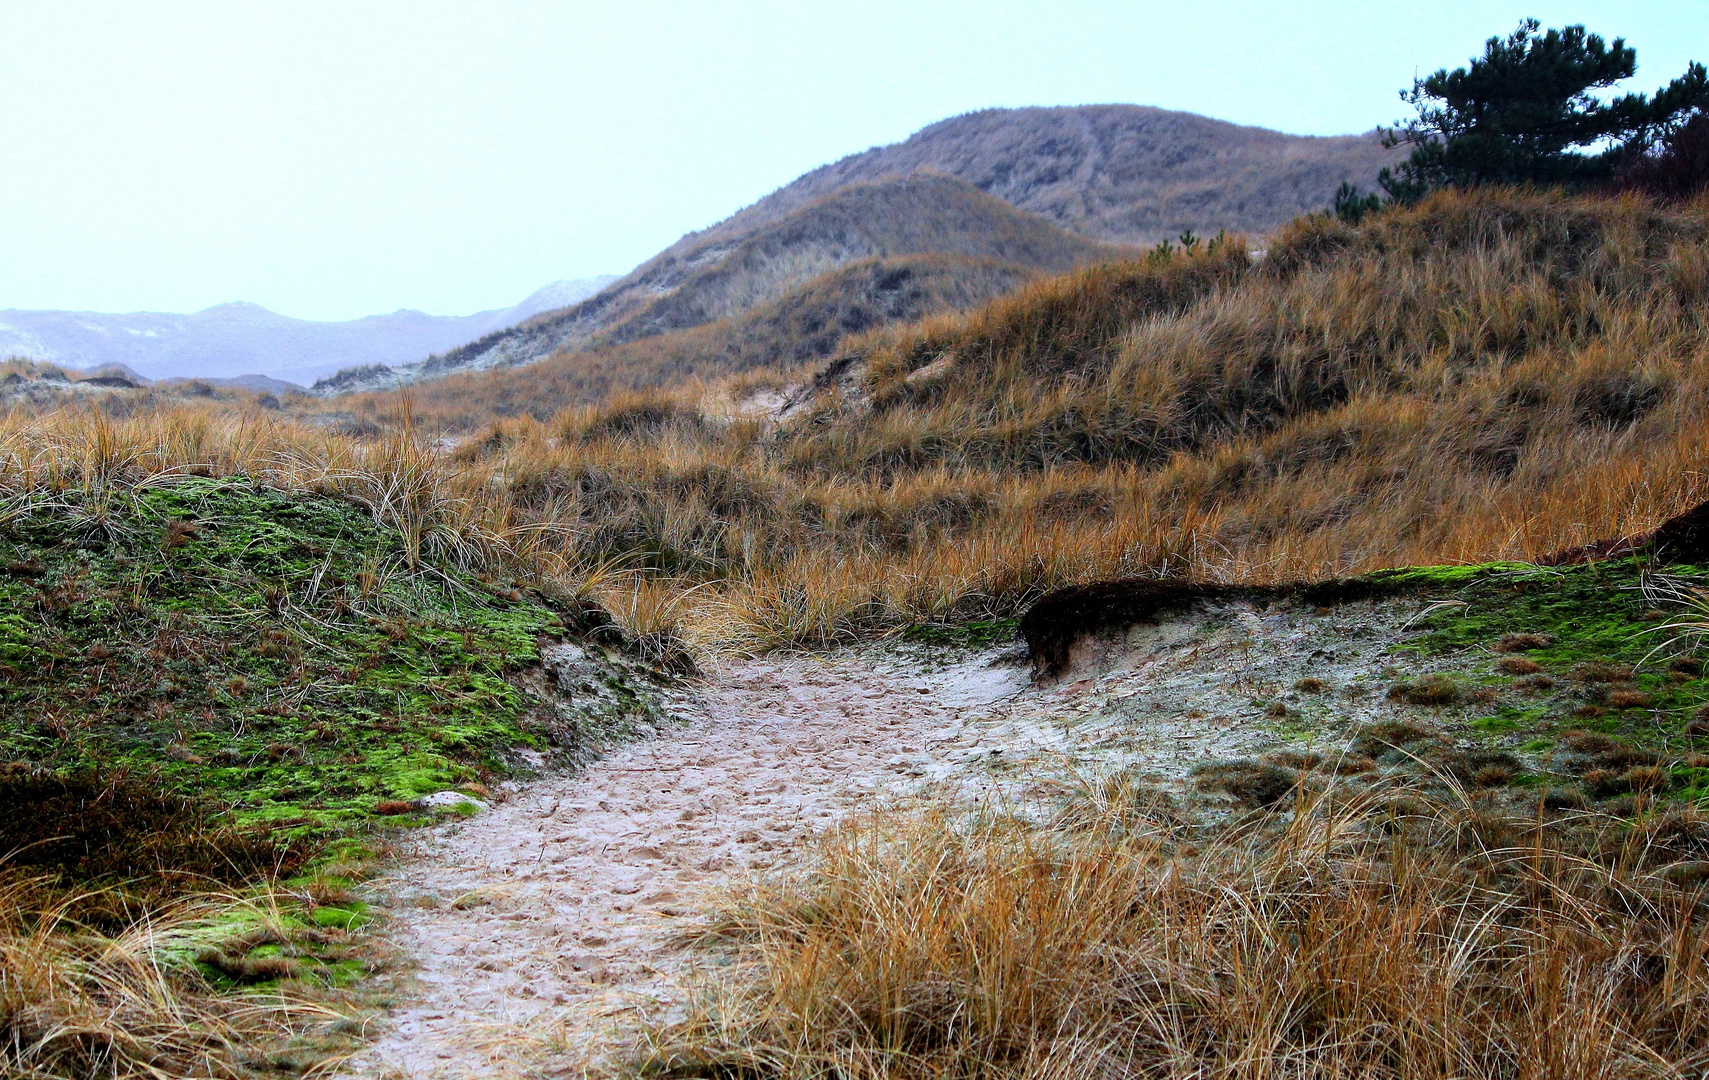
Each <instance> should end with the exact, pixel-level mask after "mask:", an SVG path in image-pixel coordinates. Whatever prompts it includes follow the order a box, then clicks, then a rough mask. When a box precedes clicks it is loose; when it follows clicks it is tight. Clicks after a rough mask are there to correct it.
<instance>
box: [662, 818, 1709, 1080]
mask: <svg viewBox="0 0 1709 1080" xmlns="http://www.w3.org/2000/svg"><path fill="white" fill-rule="evenodd" d="M1130 794H1131V793H1130ZM1108 802H1109V800H1108V799H1105V800H1103V802H1102V803H1100V804H1099V805H1098V806H1096V807H1089V808H1087V810H1086V811H1085V812H1083V813H1080V814H1068V815H1063V816H1062V817H1060V818H1059V819H1058V822H1057V824H1055V825H1053V826H1043V825H1029V824H1024V823H1020V822H1017V821H1014V820H999V821H996V822H992V821H991V820H989V819H985V820H984V821H983V822H980V823H972V822H968V821H964V820H961V819H958V818H952V817H949V816H947V814H946V812H945V811H941V810H939V811H932V812H926V813H922V814H911V815H903V816H878V817H875V818H873V819H870V820H867V821H864V822H860V823H856V824H853V825H850V826H848V827H846V828H844V829H842V830H841V831H839V832H837V833H835V834H833V835H832V836H831V837H830V838H829V839H828V840H827V841H826V843H825V846H824V849H823V851H822V853H821V857H820V861H819V862H818V864H817V865H816V866H815V867H814V868H813V869H812V870H811V872H809V873H806V874H804V875H800V876H797V877H796V878H795V879H793V880H790V881H787V882H783V883H774V884H770V885H762V886H758V887H756V888H754V889H753V890H752V891H751V892H749V893H747V894H745V895H743V896H741V897H740V898H739V900H738V901H737V902H736V903H735V905H734V906H733V907H732V908H731V910H730V911H729V912H728V913H727V915H726V916H725V917H724V919H723V920H722V921H721V922H720V924H719V925H718V926H717V928H716V930H715V932H714V933H713V936H712V937H711V938H710V939H708V940H709V942H710V943H711V944H713V945H714V946H715V947H717V948H720V949H722V950H723V954H724V959H725V960H726V961H728V963H727V964H726V965H724V966H721V967H718V968H716V970H721V971H723V972H724V973H725V974H724V975H722V976H721V977H719V979H718V981H717V982H716V983H715V984H713V985H712V986H711V987H710V988H709V989H708V993H707V996H706V997H705V998H704V999H703V1001H702V1003H701V1005H700V1007H699V1008H698V1010H697V1011H696V1013H695V1015H694V1016H692V1017H691V1018H690V1019H689V1020H688V1021H686V1022H684V1023H681V1024H678V1025H676V1026H674V1027H672V1028H670V1029H667V1030H663V1031H661V1033H660V1034H659V1036H658V1041H657V1043H656V1046H655V1053H654V1057H653V1061H652V1064H653V1067H655V1068H658V1069H660V1070H662V1071H664V1072H666V1073H669V1074H673V1075H731V1074H734V1073H740V1074H745V1075H758V1076H777V1077H809V1076H812V1077H820V1076H828V1075H838V1076H843V1077H851V1078H859V1077H886V1078H897V1077H903V1078H905V1077H928V1076H945V1075H954V1076H965V1077H998V1076H1001V1077H1075V1076H1087V1077H1090V1076H1099V1077H1128V1076H1132V1077H1180V1078H1186V1077H1237V1076H1238V1077H1294V1076H1369V1077H1392V1078H1396V1080H1403V1078H1414V1077H1442V1076H1486V1077H1514V1078H1536V1080H1542V1078H1545V1077H1548V1078H1559V1080H1576V1078H1590V1077H1598V1078H1601V1077H1661V1076H1681V1075H1691V1074H1693V1073H1694V1071H1695V1070H1697V1069H1699V1068H1701V1064H1702V1062H1703V1061H1704V1060H1705V1059H1706V1055H1709V1020H1706V1019H1705V1018H1706V1017H1709V1011H1706V1006H1709V968H1706V967H1705V963H1704V962H1705V960H1706V959H1709V923H1706V921H1705V918H1706V916H1709V904H1706V900H1709V893H1706V892H1705V888H1704V883H1703V879H1702V875H1701V873H1700V869H1701V865H1702V864H1701V863H1699V862H1695V861H1693V860H1694V859H1695V858H1696V857H1697V848H1696V845H1698V844H1700V843H1701V842H1702V841H1703V839H1704V838H1705V837H1709V822H1706V821H1704V820H1703V819H1702V817H1701V816H1700V815H1698V814H1696V813H1693V812H1681V813H1677V814H1670V815H1664V816H1658V817H1655V818H1652V819H1650V820H1647V821H1644V822H1642V823H1640V824H1636V825H1634V824H1633V823H1631V822H1629V821H1620V820H1615V819H1608V820H1603V819H1597V818H1591V817H1584V816H1579V817H1561V816H1559V815H1555V814H1547V813H1544V812H1543V811H1542V810H1541V809H1538V810H1536V811H1534V812H1531V811H1523V810H1511V809H1504V808H1502V807H1499V806H1497V805H1495V804H1494V803H1489V802H1482V803H1480V802H1474V801H1467V800H1459V801H1452V802H1439V801H1431V800H1429V799H1427V798H1424V797H1423V796H1421V795H1420V794H1418V793H1416V792H1413V793H1402V792H1395V791H1392V790H1391V791H1387V792H1378V791H1366V792H1362V793H1360V794H1352V793H1348V792H1342V791H1333V790H1332V791H1320V792H1317V793H1314V794H1301V795H1299V796H1298V798H1297V800H1296V801H1294V802H1292V804H1291V805H1289V804H1284V806H1283V808H1282V809H1280V810H1278V811H1276V812H1273V813H1271V814H1269V815H1267V816H1265V817H1262V818H1259V819H1255V820H1247V821H1244V822H1239V823H1236V824H1233V825H1225V826H1222V827H1220V828H1209V829H1208V831H1207V827H1206V826H1204V825H1202V824H1199V825H1188V824H1183V823H1181V822H1180V821H1179V820H1178V819H1177V818H1175V817H1174V816H1173V814H1172V812H1159V813H1152V812H1150V811H1153V810H1157V809H1158V804H1155V803H1147V804H1145V805H1139V806H1137V810H1138V812H1129V809H1128V808H1127V807H1121V808H1115V810H1114V811H1113V810H1112V807H1111V806H1108V805H1104V803H1108ZM1136 805H1137V804H1136ZM1112 813H1115V816H1116V817H1119V818H1121V822H1120V827H1118V828H1111V827H1108V826H1110V824H1111V822H1112V821H1113V820H1114V819H1113V818H1112V817H1111V814H1112Z"/></svg>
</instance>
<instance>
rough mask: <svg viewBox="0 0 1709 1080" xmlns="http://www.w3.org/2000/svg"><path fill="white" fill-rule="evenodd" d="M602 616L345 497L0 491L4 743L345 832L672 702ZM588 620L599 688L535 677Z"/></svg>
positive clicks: (22, 753)
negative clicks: (428, 544)
mask: <svg viewBox="0 0 1709 1080" xmlns="http://www.w3.org/2000/svg"><path fill="white" fill-rule="evenodd" d="M91 491H92V492H95V494H89V493H88V492H91ZM604 623H605V620H604V619H603V617H602V615H601V613H600V612H598V611H597V609H592V608H589V607H587V606H584V605H579V604H576V603H573V602H553V601H551V600H548V599H546V598H543V597H541V596H539V595H537V594H532V593H531V594H526V595H525V594H524V593H523V592H521V591H519V590H517V589H515V588H512V587H510V585H509V584H507V583H505V582H501V581H498V580H496V579H492V578H488V577H483V576H477V575H476V574H473V573H469V572H465V571H462V570H459V569H456V568H452V567H446V566H432V565H423V564H419V563H412V560H411V559H410V558H409V557H408V553H407V550H406V547H405V545H404V543H403V541H402V538H401V537H400V535H399V534H398V533H396V532H395V531H392V530H390V529H386V528H382V527H380V526H379V525H377V524H376V523H375V521H374V519H373V517H372V516H371V515H370V514H369V513H367V512H366V511H365V510H363V509H362V508H360V507H357V506H354V505H351V504H349V503H345V502H343V501H340V500H337V499H333V498H328V497H323V496H318V495H312V494H306V493H300V492H286V491H280V490H276V489H273V488H269V487H264V486H259V485H256V484H253V483H250V482H249V481H247V480H244V479H241V478H240V479H213V478H205V477H193V476H191V477H177V478H168V479H167V480H165V481H162V480H156V481H153V482H151V483H148V484H145V485H140V486H135V487H121V486H118V485H112V486H108V487H105V488H101V487H90V488H86V489H72V490H70V491H66V492H58V493H53V492H40V493H37V492H24V493H20V494H16V495H14V496H12V497H11V498H10V499H8V500H6V501H5V502H0V762H4V761H10V762H11V763H12V764H10V765H9V766H5V767H6V768H10V769H11V770H12V771H13V772H14V773H16V772H19V771H25V770H28V771H39V770H41V769H48V770H52V771H55V772H58V773H62V774H66V773H72V772H76V771H79V770H84V769H88V768H91V767H94V768H100V769H112V768H123V769H126V770H129V771H131V772H133V773H134V772H138V771H141V772H147V773H149V774H151V775H155V776H158V778H159V780H160V782H161V783H162V785H163V786H165V787H167V788H170V789H172V790H177V791H182V792H184V793H188V794H198V795H209V796H213V797H215V798H217V799H219V800H220V801H222V802H224V803H225V804H227V805H229V807H230V808H231V811H232V817H233V819H234V820H235V821H236V822H237V823H240V824H262V823H265V824H268V825H271V826H274V827H281V828H286V829H291V830H304V831H321V830H325V829H329V828H331V829H343V828H347V827H350V826H353V825H360V824H361V823H362V822H365V821H368V820H372V818H373V815H374V813H375V811H376V808H381V809H397V804H398V803H401V802H408V801H410V800H413V799H416V798H418V797H419V796H421V795H424V794H426V793H429V792H433V791H438V790H442V789H446V788H451V787H456V786H460V785H468V784H471V783H474V784H478V783H480V782H483V781H488V780H491V779H492V778H494V777H495V776H502V775H505V774H508V773H510V772H512V771H515V770H516V769H518V768H523V767H527V766H528V765H529V764H530V763H532V764H533V765H539V764H542V763H544V762H545V761H547V760H549V759H550V757H551V756H552V755H553V754H554V753H555V752H558V753H563V752H571V751H574V752H581V751H585V749H586V748H587V747H588V746H589V745H590V743H597V741H598V740H599V739H600V738H602V737H604V736H605V735H608V734H610V733H611V731H612V729H613V728H614V727H619V726H622V725H626V724H629V725H632V724H635V723H638V722H645V721H647V720H649V719H651V718H654V717H655V715H656V713H657V702H656V699H655V696H654V694H653V692H652V689H651V688H650V687H649V684H648V680H647V674H646V673H645V672H643V671H642V670H641V668H640V667H639V666H638V665H635V664H632V663H630V662H628V661H627V660H625V659H624V658H623V657H622V656H621V655H620V654H618V653H617V652H616V651H615V650H612V649H608V648H603V647H601V646H599V645H597V644H593V643H592V642H591V641H590V638H592V639H599V638H600V637H601V635H602V634H603V635H606V636H607V637H606V640H607V641H608V643H609V642H614V641H615V640H617V639H616V637H615V633H614V631H612V630H611V629H610V628H609V627H607V626H605V625H604ZM570 637H574V638H578V639H580V640H581V641H582V642H583V644H584V645H585V646H586V647H587V649H588V650H589V653H590V655H591V656H592V657H593V660H592V661H591V662H594V663H596V664H598V665H599V667H600V670H601V671H602V672H603V682H604V683H605V686H604V687H602V692H601V693H600V694H598V695H587V696H581V697H579V698H578V699H577V700H573V701H572V700H569V698H568V695H564V694H557V693H555V692H554V690H553V684H552V681H551V680H549V679H541V678H538V677H527V675H528V673H529V672H530V671H531V669H536V668H537V667H538V665H539V664H540V661H541V649H542V645H543V643H546V642H550V641H552V640H554V639H558V638H570ZM530 751H532V753H531V752H530ZM386 804H392V805H391V806H387V805H386Z"/></svg>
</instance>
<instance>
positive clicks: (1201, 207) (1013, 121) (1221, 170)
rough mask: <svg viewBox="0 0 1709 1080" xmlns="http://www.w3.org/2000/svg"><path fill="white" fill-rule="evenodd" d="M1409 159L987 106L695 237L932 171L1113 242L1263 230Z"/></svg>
mask: <svg viewBox="0 0 1709 1080" xmlns="http://www.w3.org/2000/svg"><path fill="white" fill-rule="evenodd" d="M1395 156H1396V155H1395V152H1394V151H1391V150H1385V149H1384V148H1383V146H1382V143H1381V140H1380V139H1379V137H1378V136H1377V134H1376V133H1375V132H1370V133H1367V134H1363V135H1342V136H1334V137H1327V138H1325V137H1318V136H1309V135H1288V134H1284V133H1282V132H1279V131H1271V130H1269V129H1267V128H1260V127H1247V126H1243V125H1240V124H1231V123H1229V122H1227V121H1225V120H1213V119H1212V118H1210V117H1208V116H1200V115H1198V114H1196V113H1190V112H1177V111H1173V110H1169V109H1157V108H1152V107H1149V106H1145V105H1083V106H1075V107H1064V108H1027V109H984V110H981V111H979V112H972V113H967V114H965V115H962V116H957V117H953V118H951V119H949V120H944V121H941V122H939V123H936V124H933V125H931V126H930V127H926V128H922V129H921V130H920V131H918V132H916V133H915V134H914V135H912V136H910V137H909V138H908V139H907V140H906V141H905V142H900V143H894V144H892V145H890V146H878V147H874V148H872V149H871V150H867V151H865V152H864V153H860V154H851V155H849V156H848V157H846V158H843V159H842V160H841V161H837V162H835V163H833V164H830V165H826V166H824V167H822V168H819V169H815V170H813V171H812V172H810V173H808V174H806V175H805V176H803V177H801V178H800V179H798V180H796V181H794V182H793V183H790V184H788V185H786V186H784V187H782V188H779V189H778V190H777V191H774V192H772V193H771V194H770V195H767V196H766V197H765V198H763V199H761V200H760V201H759V202H757V203H755V204H754V205H752V206H750V207H748V208H747V209H745V210H743V211H741V212H740V213H738V214H735V215H734V216H732V217H730V218H729V219H728V220H726V221H724V222H721V223H720V224H718V225H716V226H714V227H713V228H711V229H708V230H707V231H706V232H704V233H701V234H698V235H697V236H694V237H690V238H685V240H684V241H683V242H682V244H683V245H698V244H702V243H705V242H707V241H708V240H710V239H714V238H716V237H719V236H723V235H726V234H729V233H740V232H742V231H744V230H748V229H752V228H755V227H756V226H757V225H759V224H760V223H763V222H768V221H773V220H776V219H777V218H778V217H780V216H782V215H785V214H788V213H789V212H791V211H792V210H793V209H794V208H795V207H797V206H800V205H802V204H803V203H806V202H810V201H811V200H813V199H816V198H819V197H821V196H823V195H825V194H826V193H828V192H831V191H835V190H837V189H838V188H840V187H843V186H844V185H846V184H851V183H860V182H866V181H872V180H876V179H879V178H882V177H886V176H907V175H911V174H914V173H919V172H936V173H942V174H944V175H946V176H954V177H957V178H958V179H961V180H965V181H966V182H968V183H970V184H972V185H974V186H975V187H977V188H979V190H981V191H984V192H987V193H989V194H991V195H995V196H996V197H997V198H1000V199H1002V200H1003V201H1004V202H1007V203H1008V204H1009V205H1011V206H1014V207H1016V208H1018V209H1021V210H1025V211H1027V212H1029V213H1033V214H1038V215H1040V216H1042V217H1046V218H1049V219H1050V220H1051V221H1054V222H1056V224H1058V225H1060V226H1062V227H1063V228H1064V229H1067V230H1069V231H1070V232H1073V233H1076V234H1078V235H1081V236H1084V237H1087V238H1088V239H1092V240H1101V241H1104V242H1106V243H1112V244H1148V243H1152V242H1154V241H1157V240H1164V239H1173V238H1174V237H1176V236H1178V235H1179V234H1180V233H1181V232H1182V231H1184V230H1188V229H1191V230H1193V231H1194V232H1196V233H1198V234H1199V235H1201V236H1209V235H1213V234H1215V233H1216V232H1218V231H1219V230H1227V231H1229V232H1237V231H1238V232H1263V231H1266V230H1269V229H1273V228H1275V227H1277V226H1278V225H1282V224H1284V223H1286V222H1287V221H1289V220H1291V219H1292V218H1294V217H1296V216H1297V215H1299V214H1303V213H1306V212H1308V211H1311V210H1316V209H1318V208H1319V207H1322V206H1326V205H1328V203H1329V201H1330V198H1331V196H1332V195H1333V194H1334V192H1335V189H1336V187H1337V186H1338V185H1339V184H1340V183H1341V182H1342V181H1344V180H1346V181H1351V182H1353V183H1355V184H1359V185H1362V186H1365V187H1370V186H1371V185H1372V184H1373V183H1374V182H1375V180H1376V175H1377V171H1378V170H1379V169H1380V168H1382V166H1384V165H1386V164H1390V163H1392V161H1393V160H1394V159H1395ZM679 246H682V245H679Z"/></svg>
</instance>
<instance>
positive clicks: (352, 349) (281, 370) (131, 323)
mask: <svg viewBox="0 0 1709 1080" xmlns="http://www.w3.org/2000/svg"><path fill="white" fill-rule="evenodd" d="M614 280H616V279H615V278H613V277H599V278H586V279H582V280H579V281H555V282H553V283H552V284H550V285H547V286H546V287H545V288H543V289H540V290H539V291H537V292H535V293H534V294H533V295H531V296H529V297H528V298H527V299H526V300H523V301H522V302H521V303H519V304H516V305H515V306H513V307H508V308H500V309H496V310H493V311H483V312H479V313H477V314H474V315H461V316H454V315H424V314H422V313H421V312H419V311H408V310H403V311H394V312H392V313H391V314H390V315H370V316H367V317H366V318H361V319H352V320H350V321H348V322H314V321H310V320H307V319H293V318H290V317H289V316H285V315H279V314H277V313H275V312H272V311H269V310H267V309H266V308H264V307H261V306H259V305H257V304H243V303H233V304H220V305H218V306H217V307H211V308H208V309H206V310H204V311H198V312H196V313H194V314H191V315H173V314H164V313H158V312H147V311H142V312H131V313H129V314H122V315H117V314H103V313H98V312H89V311H19V310H16V309H8V310H5V311H0V356H27V357H29V358H31V359H34V360H40V361H43V362H46V363H53V364H61V365H66V366H70V367H77V368H97V367H102V366H105V365H110V364H123V365H125V366H126V367H129V368H131V369H132V370H133V371H135V372H137V373H138V374H140V375H142V376H144V377H146V378H149V379H170V378H203V379H207V378H213V379H233V378H240V377H242V376H248V375H261V376H266V377H267V378H270V379H276V380H283V381H285V382H289V383H294V384H298V385H307V384H309V383H312V382H313V381H314V380H315V379H317V378H319V377H321V376H322V375H328V374H331V373H332V372H334V371H337V370H339V369H340V368H344V367H349V366H350V365H352V364H399V363H407V362H408V361H411V360H419V359H420V358H421V357H423V356H426V355H428V354H430V353H433V352H436V351H439V350H443V349H446V348H450V347H451V346H454V345H458V344H461V343H463V342H466V341H468V340H469V339H470V338H473V337H479V336H482V335H485V334H489V333H491V332H492V331H494V330H498V329H502V328H503V327H506V326H510V325H513V324H515V323H518V322H521V321H523V320H524V319H527V318H528V317H530V316H532V315H534V314H536V313H538V312H541V311H545V310H549V309H552V308H561V307H563V306H565V305H566V304H573V303H575V302H577V301H578V300H582V299H585V298H587V297H588V296H591V295H592V294H593V293H595V292H597V291H598V290H599V289H601V288H603V287H604V286H606V285H609V284H610V283H611V282H612V281H614Z"/></svg>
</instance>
